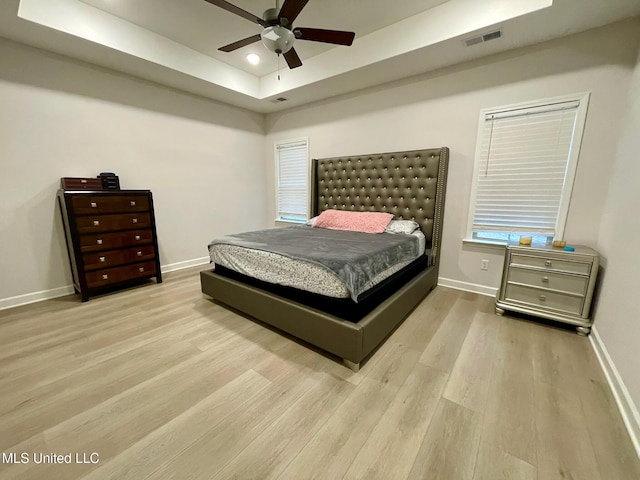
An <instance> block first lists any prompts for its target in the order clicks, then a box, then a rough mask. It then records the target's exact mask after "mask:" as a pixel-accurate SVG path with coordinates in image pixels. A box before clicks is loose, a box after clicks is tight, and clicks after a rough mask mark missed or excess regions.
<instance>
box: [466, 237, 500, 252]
mask: <svg viewBox="0 0 640 480" xmlns="http://www.w3.org/2000/svg"><path fill="white" fill-rule="evenodd" d="M462 243H463V244H469V245H478V246H483V247H494V248H500V249H503V248H506V247H507V243H506V242H492V241H491V240H477V239H475V238H463V239H462Z"/></svg>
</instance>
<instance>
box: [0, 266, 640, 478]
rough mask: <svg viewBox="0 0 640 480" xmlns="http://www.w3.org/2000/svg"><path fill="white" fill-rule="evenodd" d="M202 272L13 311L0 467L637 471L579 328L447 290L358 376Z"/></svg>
mask: <svg viewBox="0 0 640 480" xmlns="http://www.w3.org/2000/svg"><path fill="white" fill-rule="evenodd" d="M198 273H199V268H192V269H188V270H184V271H181V272H174V273H170V274H167V275H166V280H165V282H164V283H163V284H161V285H147V286H144V287H140V288H135V289H132V290H127V291H122V292H119V293H116V294H111V295H105V296H103V297H99V298H94V299H92V300H91V301H89V302H88V303H84V304H83V303H80V302H79V300H78V299H77V298H76V297H75V296H69V297H63V298H59V299H55V300H50V301H45V302H40V303H37V304H33V305H27V306H24V307H18V308H15V309H11V310H5V311H1V312H0V452H1V453H2V454H3V458H2V460H3V461H2V463H0V480H5V479H6V480H9V479H24V480H26V479H43V478H55V479H91V480H102V479H135V480H143V479H181V480H183V479H231V478H235V479H260V480H265V479H296V480H306V479H328V480H333V479H367V480H370V479H381V480H402V479H430V480H436V479H443V480H499V479H505V480H507V479H508V480H555V479H558V480H569V479H571V480H634V479H640V461H639V460H638V457H637V456H636V454H635V451H634V450H633V447H632V444H631V441H630V439H629V438H628V436H627V433H626V431H625V429H624V425H623V423H622V420H621V418H620V415H619V413H618V411H617V409H616V405H615V401H614V399H613V397H612V394H611V392H610V391H609V389H608V387H607V383H606V380H605V378H604V376H603V374H602V372H601V371H600V368H599V366H598V363H597V360H596V358H595V356H594V353H593V351H592V349H591V347H590V345H589V342H588V340H587V339H585V338H582V337H579V336H577V335H576V334H575V333H573V332H572V331H566V330H562V329H558V328H552V327H549V326H546V325H541V324H537V323H530V322H526V321H523V320H519V319H515V318H511V317H509V316H505V317H498V316H495V315H493V299H491V298H489V297H483V296H478V295H474V294H471V293H466V292H459V291H455V290H452V289H447V288H443V287H438V288H436V289H435V290H434V291H433V292H432V293H431V294H430V295H429V296H428V297H427V298H426V299H425V300H424V301H423V302H422V303H421V304H420V305H419V306H418V307H417V308H416V309H415V310H414V311H413V313H412V314H411V315H410V316H409V317H408V318H407V319H406V321H405V322H404V323H403V324H402V325H401V326H400V327H399V328H398V329H397V330H396V331H395V332H394V333H393V334H392V335H391V337H390V338H389V339H388V340H387V341H386V342H385V343H384V344H383V345H382V346H381V347H380V348H379V349H378V351H377V352H375V353H374V355H372V357H371V358H369V359H368V361H366V362H365V363H364V364H363V365H362V368H361V369H360V372H358V373H353V372H351V371H350V370H348V369H347V368H345V367H344V366H343V365H342V364H341V363H340V362H339V360H338V359H335V358H332V357H331V356H330V355H327V354H324V353H322V352H319V351H317V350H316V349H313V348H310V347H309V346H305V345H303V344H301V343H299V342H297V341H295V340H293V339H291V338H289V337H287V336H285V335H282V334H279V333H277V332H275V331H273V330H271V329H269V328H267V327H265V326H263V325H261V324H258V323H255V322H253V321H251V320H249V319H247V318H245V317H243V316H241V315H239V314H237V313H234V312H231V311H229V310H227V309H225V308H223V307H222V306H220V305H217V304H215V303H214V302H212V301H211V299H209V298H208V297H204V296H203V295H202V294H201V293H200V283H199V275H198ZM12 453H15V454H16V457H14V459H17V460H20V459H21V458H22V457H21V454H23V453H24V454H26V456H25V458H28V460H29V462H28V463H17V462H11V461H10V460H11V457H10V455H11V454H12ZM92 453H93V454H94V455H93V457H91V454H92ZM34 454H35V457H34ZM40 454H47V455H51V454H58V455H67V454H71V460H72V463H70V464H67V463H36V462H35V461H34V460H39V455H40ZM76 454H78V460H81V461H84V462H85V463H79V462H77V461H76ZM95 454H97V455H95ZM68 458H69V457H66V458H64V457H63V459H62V460H63V461H66V459H68ZM92 459H93V460H94V461H95V462H96V463H91V460H92Z"/></svg>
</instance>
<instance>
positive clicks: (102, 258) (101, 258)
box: [98, 257, 106, 263]
mask: <svg viewBox="0 0 640 480" xmlns="http://www.w3.org/2000/svg"><path fill="white" fill-rule="evenodd" d="M98 260H100V261H101V262H102V263H104V261H105V260H106V258H104V257H100V258H99V259H98Z"/></svg>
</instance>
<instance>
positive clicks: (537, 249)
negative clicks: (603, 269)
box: [507, 243, 599, 257]
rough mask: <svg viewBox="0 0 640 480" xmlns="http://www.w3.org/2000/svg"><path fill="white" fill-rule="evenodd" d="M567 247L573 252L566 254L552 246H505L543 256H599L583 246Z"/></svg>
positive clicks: (563, 250)
mask: <svg viewBox="0 0 640 480" xmlns="http://www.w3.org/2000/svg"><path fill="white" fill-rule="evenodd" d="M567 246H568V247H574V248H575V251H573V252H567V251H566V250H565V249H564V248H563V247H554V246H552V245H520V244H518V243H516V244H510V245H507V248H508V249H509V250H513V251H517V252H518V253H522V252H531V253H536V254H545V253H549V252H554V253H563V254H566V255H591V256H593V257H597V256H599V254H598V252H596V251H595V250H594V249H593V248H590V247H587V246H585V245H573V244H570V243H568V244H567Z"/></svg>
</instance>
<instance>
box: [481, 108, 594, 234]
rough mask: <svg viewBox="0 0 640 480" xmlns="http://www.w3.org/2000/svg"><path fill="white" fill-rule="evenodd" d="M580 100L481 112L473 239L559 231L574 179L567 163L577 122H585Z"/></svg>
mask: <svg viewBox="0 0 640 480" xmlns="http://www.w3.org/2000/svg"><path fill="white" fill-rule="evenodd" d="M580 104H581V102H580V100H570V101H559V102H549V103H543V102H541V103H539V104H537V105H534V106H531V105H530V106H526V107H513V108H509V109H505V110H494V111H485V113H484V115H483V118H482V119H481V123H482V124H481V125H480V129H481V131H480V132H479V137H478V140H479V143H478V147H477V152H476V167H475V179H474V180H475V189H474V194H475V196H474V198H472V202H473V204H472V212H470V213H471V218H470V221H471V236H472V238H479V237H485V238H492V237H493V238H495V239H502V240H508V238H509V234H510V233H512V232H515V233H530V234H534V235H535V234H539V235H544V236H547V237H554V236H556V235H557V234H558V230H559V224H562V225H563V224H564V219H565V217H566V209H567V207H568V195H570V190H571V184H572V183H573V173H572V171H571V169H570V168H569V167H571V166H573V170H575V166H574V165H571V159H572V151H573V150H574V149H576V148H579V143H580V138H579V137H580V136H581V132H582V125H578V121H579V120H580V118H581V119H582V122H584V116H583V115H582V117H581V115H580V113H581V112H580V111H579V108H580ZM578 126H579V128H577V127H578ZM578 133H579V135H578ZM576 137H578V138H576ZM575 153H577V152H575ZM574 157H575V155H574ZM574 163H575V162H574ZM568 172H571V174H570V175H567V173H568ZM482 232H484V235H483V234H482ZM491 232H496V234H492V233H491ZM498 232H502V235H500V234H499V233H498ZM560 233H561V232H560Z"/></svg>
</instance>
